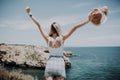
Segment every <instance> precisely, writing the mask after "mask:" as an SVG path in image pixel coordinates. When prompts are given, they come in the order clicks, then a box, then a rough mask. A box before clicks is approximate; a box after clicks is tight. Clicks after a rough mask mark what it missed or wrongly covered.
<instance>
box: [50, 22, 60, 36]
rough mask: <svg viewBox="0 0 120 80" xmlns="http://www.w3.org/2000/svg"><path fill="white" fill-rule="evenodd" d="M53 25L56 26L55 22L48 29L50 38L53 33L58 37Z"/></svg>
mask: <svg viewBox="0 0 120 80" xmlns="http://www.w3.org/2000/svg"><path fill="white" fill-rule="evenodd" d="M54 24H56V22H53V23H52V24H51V28H50V32H49V36H51V37H52V35H53V34H54V33H56V34H57V36H59V34H58V32H57V30H56V28H55V26H54Z"/></svg>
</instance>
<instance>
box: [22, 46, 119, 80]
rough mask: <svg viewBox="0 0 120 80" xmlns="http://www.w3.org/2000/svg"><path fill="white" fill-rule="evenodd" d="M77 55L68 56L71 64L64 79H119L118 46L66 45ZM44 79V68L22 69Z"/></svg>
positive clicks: (38, 79) (39, 78)
mask: <svg viewBox="0 0 120 80" xmlns="http://www.w3.org/2000/svg"><path fill="white" fill-rule="evenodd" d="M65 50H66V51H72V52H73V53H74V54H76V55H78V56H73V57H69V58H70V60H71V62H72V66H71V68H70V69H67V70H66V75H67V78H66V80H120V47H66V48H65ZM23 72H24V73H26V74H30V75H32V76H34V77H35V78H36V79H37V80H44V70H38V69H37V70H35V69H34V70H32V69H26V70H23Z"/></svg>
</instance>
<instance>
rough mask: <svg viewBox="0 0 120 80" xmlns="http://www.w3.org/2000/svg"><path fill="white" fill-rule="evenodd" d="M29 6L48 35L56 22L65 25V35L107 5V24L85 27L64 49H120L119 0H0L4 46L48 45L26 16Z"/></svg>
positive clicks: (87, 25)
mask: <svg viewBox="0 0 120 80" xmlns="http://www.w3.org/2000/svg"><path fill="white" fill-rule="evenodd" d="M27 6H29V7H30V8H31V13H32V15H33V16H34V17H35V18H36V19H38V20H39V22H40V24H41V27H42V28H43V30H44V31H45V32H46V34H47V33H49V30H50V25H51V24H52V22H54V21H55V22H57V23H59V24H60V25H61V29H62V33H63V34H65V33H67V32H68V31H69V30H70V29H71V28H72V27H74V26H75V25H76V24H79V23H81V22H83V21H85V20H86V19H87V17H88V14H89V13H90V11H91V10H92V9H93V8H97V7H103V6H107V7H108V9H109V13H108V19H107V21H106V22H105V23H104V24H101V25H99V26H95V25H93V24H92V23H91V22H90V23H88V24H86V25H84V26H83V27H81V28H79V29H78V30H76V32H74V33H73V34H72V35H71V36H70V38H68V39H67V40H66V41H65V43H64V46H66V47H89V46H120V1H119V0H0V43H7V44H27V45H37V46H47V44H46V42H45V40H44V39H43V37H42V36H41V34H40V32H39V30H38V28H37V26H36V25H35V24H34V23H33V22H32V20H31V19H30V18H29V16H28V15H27V14H26V11H25V8H26V7H27Z"/></svg>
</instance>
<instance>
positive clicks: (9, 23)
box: [0, 15, 80, 30]
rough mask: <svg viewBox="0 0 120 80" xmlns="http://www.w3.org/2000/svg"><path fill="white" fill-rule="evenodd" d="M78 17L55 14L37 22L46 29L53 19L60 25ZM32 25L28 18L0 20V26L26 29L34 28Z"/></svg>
mask: <svg viewBox="0 0 120 80" xmlns="http://www.w3.org/2000/svg"><path fill="white" fill-rule="evenodd" d="M79 18H80V16H79V15H75V16H71V15H70V16H56V17H52V18H49V19H41V20H39V22H40V24H41V26H43V28H44V29H48V28H50V25H51V23H53V22H54V21H55V22H58V23H59V24H60V25H61V26H66V25H70V24H73V23H76V22H77V21H78V20H79ZM33 26H35V24H34V23H33V22H32V20H30V19H28V20H25V19H21V20H2V21H0V27H9V28H14V29H20V30H27V29H34V27H33Z"/></svg>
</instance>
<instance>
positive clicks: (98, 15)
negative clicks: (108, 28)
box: [89, 6, 108, 25]
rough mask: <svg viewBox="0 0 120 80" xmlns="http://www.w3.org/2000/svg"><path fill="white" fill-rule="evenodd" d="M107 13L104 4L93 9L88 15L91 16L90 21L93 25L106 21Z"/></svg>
mask: <svg viewBox="0 0 120 80" xmlns="http://www.w3.org/2000/svg"><path fill="white" fill-rule="evenodd" d="M107 14H108V8H107V7H106V6H104V7H100V8H95V9H93V11H92V12H91V13H90V14H89V16H90V17H92V20H91V22H92V23H93V24H94V25H100V24H103V23H105V22H106V20H107Z"/></svg>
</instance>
